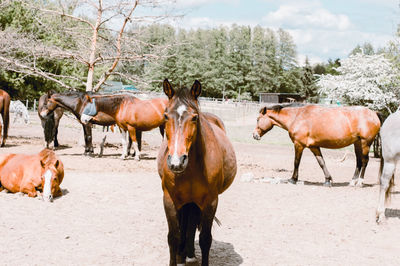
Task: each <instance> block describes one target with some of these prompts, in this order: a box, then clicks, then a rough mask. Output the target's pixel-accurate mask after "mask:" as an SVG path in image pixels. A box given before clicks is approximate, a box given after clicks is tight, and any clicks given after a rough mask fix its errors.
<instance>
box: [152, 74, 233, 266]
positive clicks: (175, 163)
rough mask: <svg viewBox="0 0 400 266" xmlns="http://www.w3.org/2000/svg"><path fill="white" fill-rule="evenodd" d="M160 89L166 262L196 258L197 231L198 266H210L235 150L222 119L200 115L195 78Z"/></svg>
mask: <svg viewBox="0 0 400 266" xmlns="http://www.w3.org/2000/svg"><path fill="white" fill-rule="evenodd" d="M163 88H164V92H165V94H166V95H167V96H168V99H169V101H168V105H167V108H166V110H165V114H164V119H165V136H166V138H164V140H163V142H162V144H161V147H160V151H159V154H158V158H157V165H158V173H159V175H160V177H161V183H162V189H163V194H164V210H165V214H166V216H167V221H168V245H169V252H170V263H169V264H170V265H177V264H178V265H184V264H185V262H193V261H195V260H196V258H195V252H194V238H195V233H196V228H199V230H200V238H199V243H200V248H201V256H202V260H201V262H202V263H201V265H208V260H209V252H210V247H211V243H212V235H211V228H212V223H213V220H214V219H215V212H216V210H217V205H218V195H219V194H221V193H222V192H224V191H225V190H226V189H227V188H228V187H229V186H230V185H231V184H232V182H233V180H234V178H235V175H236V171H237V166H236V156H235V152H234V149H233V147H232V144H231V143H230V141H229V139H228V137H227V136H226V133H225V130H224V126H223V123H222V121H221V120H220V119H219V118H218V117H217V116H215V115H210V114H206V115H205V114H203V113H202V112H201V111H200V108H199V104H198V100H197V99H198V97H199V95H200V93H201V84H200V82H198V81H197V80H196V81H195V82H194V84H193V86H192V88H191V90H188V89H186V88H181V89H180V90H177V91H175V90H174V89H173V88H172V86H171V85H170V83H169V82H168V80H165V81H164V84H163Z"/></svg>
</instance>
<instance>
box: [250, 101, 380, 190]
mask: <svg viewBox="0 0 400 266" xmlns="http://www.w3.org/2000/svg"><path fill="white" fill-rule="evenodd" d="M275 125H276V126H279V127H281V128H283V129H285V130H287V131H288V133H289V137H290V139H291V140H292V142H293V144H294V149H295V160H294V171H293V175H292V178H291V179H289V182H291V183H293V184H295V183H296V182H297V179H298V170H299V164H300V160H301V156H302V153H303V150H304V148H309V149H310V150H311V152H312V153H313V154H314V156H315V158H316V159H317V161H318V163H319V165H320V167H321V168H322V170H323V172H324V174H325V183H324V185H326V186H331V181H332V177H331V175H330V173H329V172H328V169H327V168H326V165H325V161H324V158H323V157H322V154H321V150H320V148H328V149H339V148H343V147H346V146H349V145H351V144H354V150H355V154H356V161H357V165H356V170H355V172H354V176H353V179H352V180H351V182H350V185H352V186H354V185H355V184H357V185H358V186H362V183H363V181H364V174H365V169H366V167H367V164H368V160H369V156H368V153H369V149H370V146H371V144H372V142H373V141H374V139H375V136H376V135H377V134H378V132H379V129H380V126H381V122H380V119H379V117H378V115H377V113H376V112H374V111H371V110H369V109H368V108H366V107H360V106H350V107H323V106H319V105H304V104H298V103H293V104H275V105H272V106H265V107H263V108H261V110H260V113H259V116H258V118H257V126H256V128H255V129H254V132H253V137H254V139H256V140H259V139H260V138H261V137H262V136H263V135H264V134H265V133H267V132H268V131H270V130H271V129H272V127H273V126H275Z"/></svg>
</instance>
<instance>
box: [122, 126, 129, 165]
mask: <svg viewBox="0 0 400 266" xmlns="http://www.w3.org/2000/svg"><path fill="white" fill-rule="evenodd" d="M127 139H129V134H128V133H127V132H126V130H125V129H121V142H122V155H121V159H126V158H128V154H129V151H128V147H129V146H128V143H127V142H128V140H127Z"/></svg>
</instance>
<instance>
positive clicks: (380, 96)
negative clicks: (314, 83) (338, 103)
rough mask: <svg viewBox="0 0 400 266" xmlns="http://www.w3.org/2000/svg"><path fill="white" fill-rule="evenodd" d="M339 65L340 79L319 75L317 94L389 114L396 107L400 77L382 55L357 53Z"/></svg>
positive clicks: (338, 77) (337, 76) (338, 76)
mask: <svg viewBox="0 0 400 266" xmlns="http://www.w3.org/2000/svg"><path fill="white" fill-rule="evenodd" d="M340 63H341V66H340V67H338V68H337V69H336V70H337V71H338V72H339V73H340V75H336V76H334V75H330V74H328V75H321V77H320V79H319V81H318V85H319V87H320V89H319V93H320V94H323V95H327V96H328V97H330V98H334V99H340V100H342V101H343V102H345V103H347V104H351V105H364V106H367V107H368V108H370V109H373V110H382V109H387V110H389V111H390V112H392V111H394V110H393V109H394V108H397V107H398V105H399V92H400V90H399V76H400V73H399V71H398V70H397V69H396V68H395V67H394V66H393V65H392V63H391V62H390V61H389V60H388V59H387V58H385V57H384V55H383V54H379V55H365V54H362V53H358V54H356V55H351V56H349V57H348V58H346V59H343V60H341V61H340Z"/></svg>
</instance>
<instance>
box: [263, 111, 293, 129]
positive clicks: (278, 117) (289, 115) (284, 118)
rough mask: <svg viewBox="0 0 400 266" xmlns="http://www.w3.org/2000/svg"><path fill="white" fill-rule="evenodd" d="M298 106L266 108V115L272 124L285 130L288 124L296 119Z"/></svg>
mask: <svg viewBox="0 0 400 266" xmlns="http://www.w3.org/2000/svg"><path fill="white" fill-rule="evenodd" d="M298 111H299V109H298V108H287V109H281V110H279V111H274V110H268V111H267V112H268V116H269V117H270V118H271V119H272V120H273V121H274V124H275V125H277V126H278V127H281V128H283V129H285V130H288V129H289V127H290V125H291V124H292V123H293V122H294V120H295V119H296V116H297V113H298Z"/></svg>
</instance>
